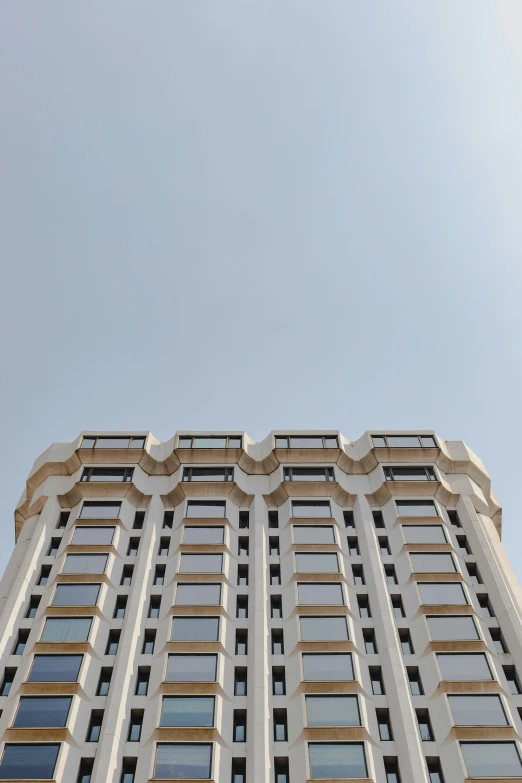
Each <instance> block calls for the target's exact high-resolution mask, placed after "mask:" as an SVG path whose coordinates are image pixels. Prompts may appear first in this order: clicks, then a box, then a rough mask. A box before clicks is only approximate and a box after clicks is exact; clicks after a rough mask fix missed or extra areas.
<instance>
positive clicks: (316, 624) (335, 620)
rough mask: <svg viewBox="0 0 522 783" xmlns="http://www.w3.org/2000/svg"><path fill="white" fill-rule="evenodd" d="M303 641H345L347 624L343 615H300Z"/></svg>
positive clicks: (346, 639)
mask: <svg viewBox="0 0 522 783" xmlns="http://www.w3.org/2000/svg"><path fill="white" fill-rule="evenodd" d="M299 622H300V626H301V639H302V641H303V642H347V641H348V640H349V635H348V624H347V622H346V618H345V617H325V616H322V617H300V618H299Z"/></svg>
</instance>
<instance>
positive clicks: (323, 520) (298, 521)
mask: <svg viewBox="0 0 522 783" xmlns="http://www.w3.org/2000/svg"><path fill="white" fill-rule="evenodd" d="M288 525H314V526H316V525H327V526H328V527H332V525H333V526H334V527H336V526H339V523H338V522H337V520H336V519H335V518H334V517H290V519H289V520H288V523H287V524H286V525H282V527H283V528H284V527H288Z"/></svg>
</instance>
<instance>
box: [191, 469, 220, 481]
mask: <svg viewBox="0 0 522 783" xmlns="http://www.w3.org/2000/svg"><path fill="white" fill-rule="evenodd" d="M230 470H232V469H229V468H185V471H190V481H228V480H230V479H229V478H228V476H229V474H230ZM187 475H188V473H187ZM183 480H184V481H186V479H185V473H184V474H183Z"/></svg>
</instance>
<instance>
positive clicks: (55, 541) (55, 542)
mask: <svg viewBox="0 0 522 783" xmlns="http://www.w3.org/2000/svg"><path fill="white" fill-rule="evenodd" d="M61 542H62V539H61V538H51V543H50V544H49V549H48V550H47V557H54V556H55V555H56V553H57V552H58V549H59V548H60V544H61Z"/></svg>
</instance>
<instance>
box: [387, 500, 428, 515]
mask: <svg viewBox="0 0 522 783" xmlns="http://www.w3.org/2000/svg"><path fill="white" fill-rule="evenodd" d="M396 503H397V511H398V514H399V516H400V517H437V516H438V513H437V507H436V506H435V503H434V502H433V500H397V501H396Z"/></svg>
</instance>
